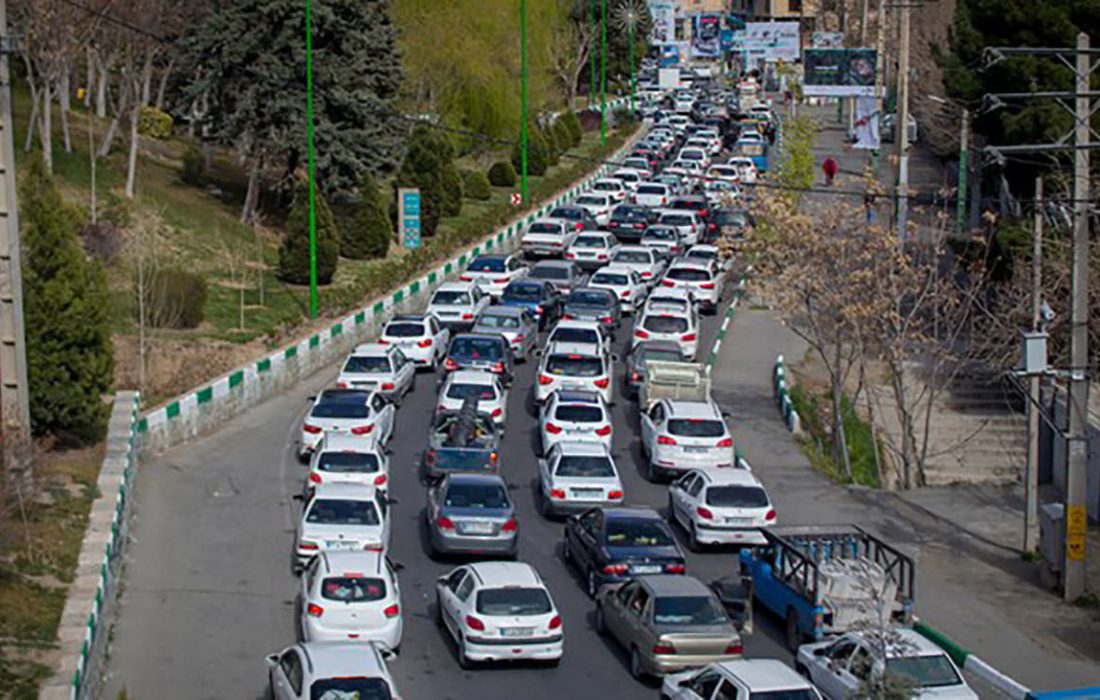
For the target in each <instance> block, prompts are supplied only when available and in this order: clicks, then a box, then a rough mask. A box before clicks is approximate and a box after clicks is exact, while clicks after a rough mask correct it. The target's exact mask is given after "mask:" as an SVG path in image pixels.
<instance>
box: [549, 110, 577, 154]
mask: <svg viewBox="0 0 1100 700" xmlns="http://www.w3.org/2000/svg"><path fill="white" fill-rule="evenodd" d="M551 129H552V130H553V132H554V141H555V142H556V143H557V144H558V148H559V149H560V150H561V152H562V153H563V154H564V153H565V152H566V151H568V150H569V149H570V148H572V147H573V132H571V131H570V130H569V126H568V125H567V124H566V123H565V117H564V116H563V117H559V118H558V120H557V121H556V122H554V126H552V127H551Z"/></svg>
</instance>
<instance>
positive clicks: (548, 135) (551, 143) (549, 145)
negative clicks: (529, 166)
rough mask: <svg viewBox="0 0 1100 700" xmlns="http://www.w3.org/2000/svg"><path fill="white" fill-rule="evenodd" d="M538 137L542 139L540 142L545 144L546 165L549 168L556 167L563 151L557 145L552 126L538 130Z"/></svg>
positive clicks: (556, 137) (555, 134)
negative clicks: (549, 166)
mask: <svg viewBox="0 0 1100 700" xmlns="http://www.w3.org/2000/svg"><path fill="white" fill-rule="evenodd" d="M539 135H540V136H541V137H542V142H543V143H544V144H546V161H547V163H548V164H549V165H551V166H554V165H557V164H558V160H559V158H560V157H561V154H562V150H563V149H562V148H561V145H560V144H559V143H558V136H557V133H555V131H554V128H553V127H552V126H546V127H543V128H542V129H539Z"/></svg>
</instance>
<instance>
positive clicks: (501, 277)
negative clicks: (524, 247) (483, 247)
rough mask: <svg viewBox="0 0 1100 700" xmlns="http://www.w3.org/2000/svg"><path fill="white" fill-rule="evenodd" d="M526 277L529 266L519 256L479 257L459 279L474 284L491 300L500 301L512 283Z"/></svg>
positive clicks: (467, 267) (471, 262)
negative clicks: (506, 288) (505, 289)
mask: <svg viewBox="0 0 1100 700" xmlns="http://www.w3.org/2000/svg"><path fill="white" fill-rule="evenodd" d="M526 276H527V266H526V265H524V264H523V260H521V259H520V257H519V256H518V255H479V256H477V257H476V258H474V259H473V260H471V261H470V264H469V265H467V266H466V270H465V271H464V272H463V273H462V274H461V275H460V276H459V279H460V280H461V281H463V282H473V283H474V284H476V285H477V286H478V287H480V288H481V291H482V292H483V293H484V294H488V295H489V297H490V298H491V299H500V297H501V296H502V295H503V294H504V288H505V287H507V286H508V284H509V283H510V282H512V281H514V280H518V279H523V278H524V277H526Z"/></svg>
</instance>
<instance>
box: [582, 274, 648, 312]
mask: <svg viewBox="0 0 1100 700" xmlns="http://www.w3.org/2000/svg"><path fill="white" fill-rule="evenodd" d="M588 286H589V287H593V288H595V289H606V290H608V291H610V292H612V293H613V294H614V295H615V296H616V297H618V299H619V305H620V307H621V308H622V310H623V313H624V314H630V313H634V309H636V308H639V307H640V306H641V304H642V303H643V302H644V301H645V295H646V292H648V291H649V285H647V284H646V282H645V280H644V279H642V276H641V275H640V274H638V272H637V271H636V270H633V269H631V268H629V267H625V266H622V265H608V266H607V267H605V268H602V269H600V270H596V272H595V273H594V274H593V275H592V278H591V279H589V280H588Z"/></svg>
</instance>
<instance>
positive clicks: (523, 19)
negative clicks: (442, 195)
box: [519, 0, 528, 206]
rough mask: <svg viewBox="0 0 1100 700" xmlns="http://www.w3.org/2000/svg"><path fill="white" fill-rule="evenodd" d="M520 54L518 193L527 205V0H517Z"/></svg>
mask: <svg viewBox="0 0 1100 700" xmlns="http://www.w3.org/2000/svg"><path fill="white" fill-rule="evenodd" d="M519 43H520V48H519V55H520V69H519V71H520V81H521V84H520V106H521V109H520V111H521V112H522V114H521V115H520V121H521V124H522V125H521V126H520V141H521V143H520V193H521V196H522V197H523V199H522V200H521V201H522V202H523V205H524V206H527V203H528V199H527V0H519Z"/></svg>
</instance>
